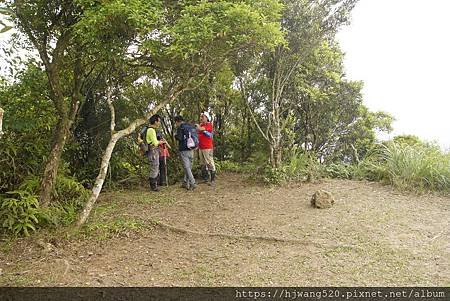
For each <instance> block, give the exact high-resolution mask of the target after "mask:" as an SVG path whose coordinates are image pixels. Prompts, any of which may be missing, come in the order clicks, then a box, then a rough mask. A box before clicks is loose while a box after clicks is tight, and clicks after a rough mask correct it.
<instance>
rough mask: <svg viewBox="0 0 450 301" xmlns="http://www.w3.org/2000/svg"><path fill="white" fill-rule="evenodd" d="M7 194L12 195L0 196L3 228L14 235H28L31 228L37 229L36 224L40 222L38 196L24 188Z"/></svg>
mask: <svg viewBox="0 0 450 301" xmlns="http://www.w3.org/2000/svg"><path fill="white" fill-rule="evenodd" d="M6 194H7V195H11V197H5V198H0V201H1V207H0V220H1V221H2V222H1V226H2V228H3V229H5V230H6V231H7V232H9V233H12V234H14V235H20V234H24V235H26V236H28V235H29V234H30V232H29V231H30V230H31V231H36V225H37V224H38V223H39V220H38V216H39V202H38V198H37V196H36V195H33V194H31V193H29V192H28V191H24V190H15V191H9V192H7V193H6Z"/></svg>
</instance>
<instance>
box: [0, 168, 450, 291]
mask: <svg viewBox="0 0 450 301" xmlns="http://www.w3.org/2000/svg"><path fill="white" fill-rule="evenodd" d="M318 189H324V190H327V191H329V192H331V193H332V194H333V195H334V198H335V200H336V202H335V204H334V206H333V207H332V208H330V209H314V208H312V207H311V206H310V199H311V196H312V195H313V193H314V192H315V191H317V190H318ZM70 233H72V232H70ZM70 233H69V232H67V233H66V234H65V232H57V233H56V232H48V233H47V232H45V233H44V232H43V231H41V233H38V234H37V235H34V236H33V237H31V238H26V239H20V240H17V241H14V242H9V241H4V242H2V245H1V251H2V254H1V255H0V285H1V286H22V285H26V286H449V285H450V197H443V196H438V195H423V196H417V195H413V194H408V193H400V192H398V191H395V190H394V189H393V188H391V187H389V186H383V185H381V184H378V183H371V182H358V181H346V180H345V181H344V180H323V181H321V182H318V183H307V184H305V183H304V184H295V185H286V186H283V187H268V186H263V185H261V184H256V183H254V182H251V181H248V180H246V178H245V176H243V175H237V174H221V175H220V177H219V179H218V182H217V185H216V187H209V186H207V185H200V186H199V188H198V189H197V190H196V191H194V192H187V191H185V190H183V189H182V188H179V187H178V186H171V187H169V188H165V189H164V190H163V191H162V192H160V193H159V194H155V193H152V192H149V191H146V190H144V189H142V190H138V191H136V190H133V191H122V192H115V193H104V194H102V195H101V197H100V199H99V201H98V204H97V207H96V209H95V211H94V212H93V214H92V215H91V219H90V221H89V223H88V224H87V225H86V227H84V228H83V230H82V231H79V233H78V234H70ZM62 235H65V237H61V236H62Z"/></svg>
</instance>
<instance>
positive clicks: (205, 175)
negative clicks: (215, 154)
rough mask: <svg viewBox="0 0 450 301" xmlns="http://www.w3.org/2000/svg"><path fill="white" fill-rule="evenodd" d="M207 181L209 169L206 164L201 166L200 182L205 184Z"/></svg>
mask: <svg viewBox="0 0 450 301" xmlns="http://www.w3.org/2000/svg"><path fill="white" fill-rule="evenodd" d="M208 182H209V171H208V169H207V167H206V166H202V181H201V182H200V184H206V183H208Z"/></svg>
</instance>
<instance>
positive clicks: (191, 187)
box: [188, 184, 197, 190]
mask: <svg viewBox="0 0 450 301" xmlns="http://www.w3.org/2000/svg"><path fill="white" fill-rule="evenodd" d="M195 188H197V184H191V185H190V186H189V188H188V190H194V189H195Z"/></svg>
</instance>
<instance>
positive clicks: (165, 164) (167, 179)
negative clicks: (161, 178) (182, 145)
mask: <svg viewBox="0 0 450 301" xmlns="http://www.w3.org/2000/svg"><path fill="white" fill-rule="evenodd" d="M164 168H165V170H166V186H167V187H169V178H168V176H167V156H164Z"/></svg>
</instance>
